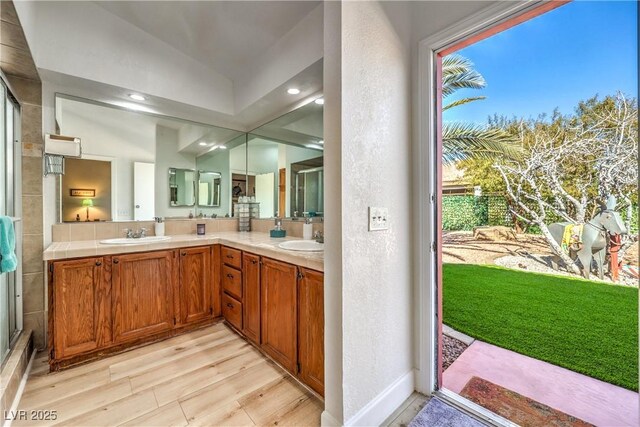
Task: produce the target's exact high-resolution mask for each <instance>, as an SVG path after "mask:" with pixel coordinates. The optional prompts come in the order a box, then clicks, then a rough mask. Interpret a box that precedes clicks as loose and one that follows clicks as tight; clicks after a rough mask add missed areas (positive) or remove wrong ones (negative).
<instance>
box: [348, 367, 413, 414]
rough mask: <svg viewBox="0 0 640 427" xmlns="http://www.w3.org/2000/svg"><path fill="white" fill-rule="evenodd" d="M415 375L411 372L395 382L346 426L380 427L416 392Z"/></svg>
mask: <svg viewBox="0 0 640 427" xmlns="http://www.w3.org/2000/svg"><path fill="white" fill-rule="evenodd" d="M414 375H415V374H414V372H413V370H411V371H409V372H407V373H406V374H404V375H403V376H401V377H400V378H398V379H397V380H395V381H394V382H393V383H391V384H390V385H389V386H388V387H387V388H386V389H384V390H383V391H382V393H380V394H378V395H377V396H376V397H374V398H373V399H372V400H371V401H370V402H369V403H367V404H366V405H365V406H364V407H363V408H362V409H360V410H359V411H358V413H356V414H355V415H354V416H353V417H351V418H350V419H349V421H347V422H346V423H344V425H345V426H379V425H380V424H381V423H383V422H384V420H386V419H387V418H389V415H391V414H392V413H393V411H395V410H396V409H397V408H398V407H399V406H400V405H402V404H403V403H404V401H405V400H407V398H408V397H409V396H411V393H413V391H414V390H415V381H414Z"/></svg>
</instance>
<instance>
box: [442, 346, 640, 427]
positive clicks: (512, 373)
mask: <svg viewBox="0 0 640 427" xmlns="http://www.w3.org/2000/svg"><path fill="white" fill-rule="evenodd" d="M473 376H476V377H480V378H483V379H485V380H487V381H490V382H492V383H494V384H498V385H500V386H502V387H505V388H507V389H510V390H513V391H515V392H517V393H520V394H521V395H523V396H526V397H529V398H531V399H534V400H536V401H538V402H540V403H544V404H545V405H547V406H550V407H552V408H555V409H557V410H559V411H562V412H565V413H567V414H569V415H573V416H574V417H577V418H580V419H581V420H583V421H586V422H589V423H591V424H594V425H596V426H602V427H614V426H615V427H618V426H633V427H635V426H638V425H640V405H639V398H638V393H635V392H633V391H630V390H627V389H624V388H622V387H618V386H615V385H613V384H609V383H606V382H603V381H600V380H596V379H594V378H591V377H588V376H586V375H582V374H579V373H577V372H573V371H570V370H568V369H564V368H561V367H558V366H555V365H552V364H550V363H546V362H542V361H540V360H537V359H533V358H531V357H528V356H523V355H521V354H518V353H515V352H513V351H509V350H505V349H503V348H500V347H496V346H494V345H491V344H487V343H484V342H481V341H475V342H473V344H471V346H469V348H468V349H467V350H466V351H465V352H464V353H462V355H461V356H460V357H459V358H458V359H457V360H456V361H455V362H454V363H453V364H452V365H451V366H450V367H449V369H447V370H446V371H445V372H444V375H443V382H444V388H446V389H449V390H451V391H453V392H455V393H460V392H461V391H462V389H463V388H464V386H465V384H467V382H468V381H469V380H470V379H471V377H473Z"/></svg>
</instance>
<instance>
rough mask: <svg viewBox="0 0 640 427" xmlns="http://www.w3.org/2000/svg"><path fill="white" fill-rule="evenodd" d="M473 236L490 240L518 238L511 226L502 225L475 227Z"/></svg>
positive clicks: (499, 240)
mask: <svg viewBox="0 0 640 427" xmlns="http://www.w3.org/2000/svg"><path fill="white" fill-rule="evenodd" d="M473 237H474V239H477V240H490V241H492V242H504V241H513V240H518V238H517V237H516V232H515V230H514V229H513V228H510V227H505V226H502V225H493V226H482V227H475V228H474V229H473Z"/></svg>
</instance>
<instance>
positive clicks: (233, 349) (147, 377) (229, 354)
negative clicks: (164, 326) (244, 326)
mask: <svg viewBox="0 0 640 427" xmlns="http://www.w3.org/2000/svg"><path fill="white" fill-rule="evenodd" d="M250 349H251V347H250V345H249V344H247V343H246V342H245V341H243V340H241V339H239V338H236V339H233V340H230V341H228V342H225V343H222V344H220V345H217V346H215V347H212V348H209V349H206V350H203V351H200V352H198V353H195V354H192V355H190V356H188V357H184V358H182V359H179V360H175V361H171V363H167V364H164V365H160V367H159V368H158V369H152V370H147V371H144V372H142V373H140V374H138V375H132V376H130V377H129V379H130V380H131V388H132V389H133V392H134V393H136V392H138V391H140V390H143V389H145V388H150V387H152V386H154V385H158V384H161V383H164V382H168V381H172V380H173V379H174V378H175V379H176V380H177V381H178V382H180V381H181V380H183V379H184V377H188V376H189V374H190V373H194V372H195V373H196V374H197V373H198V372H207V373H209V372H210V371H211V369H210V368H215V367H216V366H217V365H218V364H219V363H220V361H223V360H227V359H231V358H234V357H235V356H237V355H239V354H242V353H247V352H248V351H250ZM256 357H257V356H256ZM163 404H164V403H163Z"/></svg>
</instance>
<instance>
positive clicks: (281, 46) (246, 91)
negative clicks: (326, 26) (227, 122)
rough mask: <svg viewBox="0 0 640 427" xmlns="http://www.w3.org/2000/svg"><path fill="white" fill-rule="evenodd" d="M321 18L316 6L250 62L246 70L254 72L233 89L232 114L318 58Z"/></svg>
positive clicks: (320, 39)
mask: <svg viewBox="0 0 640 427" xmlns="http://www.w3.org/2000/svg"><path fill="white" fill-rule="evenodd" d="M322 17H323V9H322V5H318V7H316V8H315V9H314V10H313V11H311V12H310V13H309V14H308V15H307V16H305V17H304V18H303V19H302V20H301V21H300V22H299V23H298V24H297V25H296V26H295V27H294V28H292V29H291V30H290V31H289V32H288V33H287V34H285V35H284V37H282V38H281V39H280V40H278V42H276V43H275V44H274V45H273V46H271V47H270V48H269V49H267V50H266V51H265V52H264V53H263V54H262V55H260V56H259V57H258V58H252V61H251V63H250V66H249V67H248V68H250V69H252V70H254V72H252V73H249V77H247V78H245V79H244V80H243V81H240V82H237V84H236V85H235V111H236V112H240V111H242V110H244V109H246V108H247V107H249V106H250V105H251V104H253V103H254V102H256V101H257V100H259V99H260V98H261V97H263V96H264V95H265V94H267V93H268V92H271V91H272V90H274V89H276V88H277V87H278V86H280V85H282V84H283V83H284V81H286V80H287V79H284V80H283V77H286V76H290V77H292V76H295V75H297V74H298V73H300V72H301V71H303V70H304V69H305V68H307V67H309V66H310V65H311V64H313V63H315V62H316V61H318V60H319V59H321V58H322V54H323V50H322V35H323V28H322V26H323V20H322ZM301 83H303V82H301ZM300 89H301V90H302V91H303V92H304V91H305V89H307V88H306V87H301V88H300Z"/></svg>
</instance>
